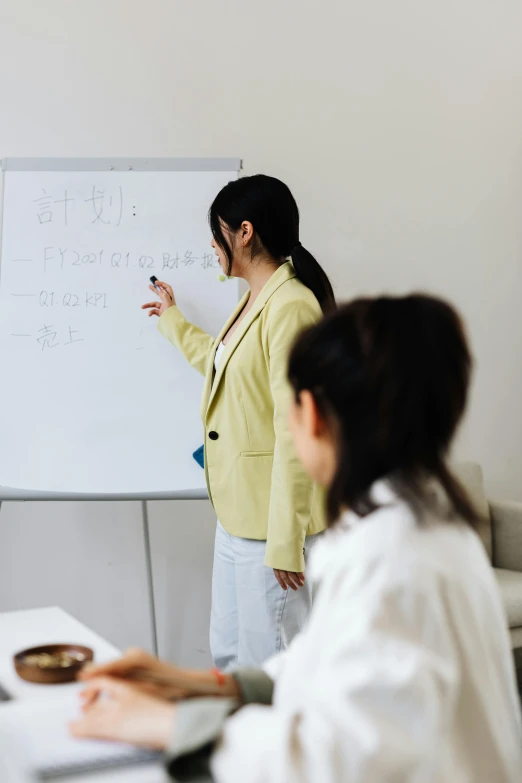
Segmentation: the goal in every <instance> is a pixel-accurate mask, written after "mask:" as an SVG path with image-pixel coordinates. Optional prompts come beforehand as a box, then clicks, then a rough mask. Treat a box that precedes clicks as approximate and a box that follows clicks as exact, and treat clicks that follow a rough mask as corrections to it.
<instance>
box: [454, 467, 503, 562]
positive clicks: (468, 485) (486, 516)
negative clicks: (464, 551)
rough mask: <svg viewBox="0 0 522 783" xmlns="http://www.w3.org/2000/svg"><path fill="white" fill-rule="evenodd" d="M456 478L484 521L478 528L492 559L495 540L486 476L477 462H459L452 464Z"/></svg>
mask: <svg viewBox="0 0 522 783" xmlns="http://www.w3.org/2000/svg"><path fill="white" fill-rule="evenodd" d="M451 468H452V470H453V473H454V474H455V476H456V478H458V480H459V481H460V483H461V484H462V486H463V487H464V489H465V490H466V491H467V492H468V494H469V496H470V498H471V500H472V501H473V504H474V506H475V508H476V509H477V512H478V513H479V514H480V517H481V519H482V522H481V523H480V524H479V526H478V528H477V533H478V534H479V536H480V538H481V540H482V543H483V544H484V547H485V549H486V552H487V553H488V557H489V559H490V560H491V558H492V553H493V540H492V533H491V515H490V511H489V503H488V499H487V497H486V491H485V489H484V477H483V474H482V468H481V467H480V465H478V464H477V463H476V462H457V463H453V465H452V466H451Z"/></svg>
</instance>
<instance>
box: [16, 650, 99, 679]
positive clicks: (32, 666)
mask: <svg viewBox="0 0 522 783" xmlns="http://www.w3.org/2000/svg"><path fill="white" fill-rule="evenodd" d="M60 653H62V654H63V653H67V654H68V655H70V656H71V657H73V658H77V659H78V660H76V661H74V662H73V663H71V664H70V665H68V666H59V665H56V666H45V667H44V666H42V665H41V664H38V663H37V662H34V661H28V660H27V658H28V657H29V656H41V655H51V656H56V655H58V654H60ZM93 658H94V653H93V651H92V650H91V649H90V647H82V646H81V645H80V644H44V645H42V646H41V647H30V648H29V649H27V650H22V651H21V652H19V653H16V655H15V656H14V658H13V662H14V667H15V670H16V673H17V674H18V676H19V677H21V678H22V680H26V681H27V682H36V683H38V684H39V685H55V684H56V683H63V682H74V680H76V678H77V677H78V674H79V673H80V671H81V670H82V669H83V667H84V666H85V664H86V663H90V662H91V661H92V660H93Z"/></svg>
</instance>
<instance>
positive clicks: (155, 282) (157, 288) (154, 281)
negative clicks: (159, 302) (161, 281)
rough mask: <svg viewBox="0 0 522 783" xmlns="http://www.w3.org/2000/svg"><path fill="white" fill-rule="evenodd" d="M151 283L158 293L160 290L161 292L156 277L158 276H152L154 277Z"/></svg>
mask: <svg viewBox="0 0 522 783" xmlns="http://www.w3.org/2000/svg"><path fill="white" fill-rule="evenodd" d="M150 282H151V283H152V285H153V286H154V288H155V289H156V291H159V290H160V289H159V286H158V285H157V282H158V278H157V277H156V275H152V277H151V278H150Z"/></svg>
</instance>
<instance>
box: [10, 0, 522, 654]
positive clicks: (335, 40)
mask: <svg viewBox="0 0 522 783" xmlns="http://www.w3.org/2000/svg"><path fill="white" fill-rule="evenodd" d="M521 29H522V5H521V4H520V3H519V2H518V1H517V0H497V2H491V0H438V2H432V3H427V2H419V0H394V2H390V0H351V1H350V2H348V0H322V2H317V0H316V1H315V2H312V1H311V0H259V1H258V2H244V0H221V2H212V0H206V2H205V1H204V0H190V2H188V1H187V0H185V2H181V0H148V2H146V3H143V2H141V0H140V2H138V0H89V2H88V3H87V2H80V1H79V0H77V2H70V0H46V2H41V0H16V2H8V1H7V0H3V1H2V2H1V3H0V34H1V37H0V40H1V41H2V46H1V47H0V120H1V121H0V155H2V156H23V155H30V156H53V155H55V156H91V155H92V156H94V155H101V156H104V155H136V156H142V155H151V156H168V155H172V156H182V155H191V156H217V155H224V156H238V155H239V156H241V157H242V158H243V159H244V164H245V173H246V174H249V173H254V172H258V171H264V172H268V173H272V174H275V175H277V176H280V177H281V178H283V179H285V180H286V181H287V182H288V183H289V184H290V185H291V187H292V188H293V190H294V193H295V195H296V197H297V199H298V202H299V204H300V207H301V212H302V239H303V242H304V243H305V244H306V245H307V246H309V248H310V249H311V250H313V251H315V253H316V254H317V256H318V257H319V258H320V260H321V261H322V262H323V263H324V265H325V267H326V268H327V270H328V272H329V273H330V274H331V276H332V278H333V280H334V282H335V284H336V287H337V292H338V294H339V295H340V296H341V297H349V296H353V295H355V294H358V293H360V292H374V291H383V290H386V291H403V290H409V289H412V288H417V289H418V288H423V289H427V290H431V291H436V292H439V293H442V294H444V295H445V296H447V297H449V298H450V299H451V300H453V301H454V302H455V303H456V304H457V305H458V306H459V307H460V308H461V310H462V312H463V313H464V315H465V317H466V320H467V322H468V324H469V329H470V333H471V337H472V341H473V347H474V351H475V355H476V357H477V373H476V382H475V387H474V392H473V402H472V406H471V411H470V415H469V418H468V422H467V426H466V428H465V431H464V432H463V435H462V439H461V444H460V453H461V455H462V456H466V457H470V458H474V459H476V460H478V461H480V462H482V464H483V465H484V468H485V473H486V478H487V482H488V488H489V491H490V493H491V494H494V495H499V496H506V497H507V496H509V497H512V498H518V499H522V481H521V478H522V477H521V465H522V417H521V415H520V408H521V404H520V401H521V400H522V361H521V356H522V328H521V327H522V315H521V309H520V307H519V303H520V297H521V293H522V260H521V259H522V89H521V88H522V47H521V46H520V30H521ZM3 382H6V381H5V379H4V380H3ZM44 512H45V510H44ZM44 512H40V513H41V514H42V518H43V515H44ZM20 513H22V512H20ZM23 513H24V514H28V513H29V512H27V511H25V510H24V511H23ZM48 513H51V512H48ZM155 513H156V512H155ZM194 513H195V514H196V517H197V519H198V520H199V521H200V520H202V519H203V517H200V516H199V514H200V511H199V510H198V511H197V513H196V512H194ZM92 514H93V518H94V514H95V512H94V511H93V512H92ZM157 515H158V516H157V519H156V518H155V519H156V521H155V523H154V524H156V525H158V526H159V527H158V531H157V532H156V534H157V535H158V536H160V537H163V538H162V541H164V543H165V545H167V538H168V535H171V536H172V539H171V540H172V546H173V548H174V547H175V542H176V540H177V539H176V535H177V534H176V532H175V531H176V529H177V528H176V526H175V525H173V529H172V530H171V532H170V533H169V534H168V535H167V533H168V525H169V521H168V520H169V518H170V517H174V516H178V515H174V514H173V512H172V511H169V510H167V509H166V508H165V507H164V508H163V509H160V510H158V511H157ZM207 516H208V517H210V514H207ZM198 523H199V522H198ZM208 527H209V529H208V530H207V528H206V527H205V530H206V531H207V533H206V536H207V539H206V544H205V546H206V547H207V549H206V550H205V551H206V554H202V553H201V551H200V549H199V548H198V546H197V545H195V544H194V542H193V541H192V540H191V539H190V540H188V539H185V538H184V539H183V540H181V539H179V540H178V543H179V545H180V546H181V547H186V555H187V557H188V558H189V559H191V560H192V561H193V563H194V569H195V571H196V572H197V573H198V574H205V575H206V576H205V578H207V580H208V573H207V565H208V563H207V559H208V558H207V555H208V548H209V547H210V546H211V523H210V521H209V522H208ZM160 530H161V532H159V531H160ZM3 535H4V536H5V535H6V533H5V532H4V534H3ZM10 535H11V534H10ZM12 535H14V533H12ZM165 536H167V538H165ZM1 549H2V552H7V551H9V549H10V539H9V538H8V539H7V540H6V541H5V543H4V544H2V546H1ZM177 551H178V555H177V556H178V557H179V549H178V550H177ZM1 557H3V555H2V554H0V566H1ZM207 586H208V581H207ZM205 611H206V609H205ZM202 616H203V613H202ZM191 644H192V643H191ZM197 644H199V642H197V641H196V639H195V637H194V639H193V644H192V647H193V648H194V649H196V646H197ZM189 646H190V645H189Z"/></svg>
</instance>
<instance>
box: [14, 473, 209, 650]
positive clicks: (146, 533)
mask: <svg viewBox="0 0 522 783" xmlns="http://www.w3.org/2000/svg"><path fill="white" fill-rule="evenodd" d="M95 500H98V501H100V500H103V501H118V500H132V501H139V502H140V503H141V517H142V530H143V547H144V553H145V571H146V577H147V595H148V599H149V617H150V633H151V640H152V650H153V652H154V655H158V625H157V621H156V605H155V599H154V576H153V573H152V548H151V540H150V526H149V511H148V508H147V502H148V501H149V500H208V494H207V492H206V490H204V489H201V490H197V489H196V490H192V491H179V492H154V493H148V494H147V495H146V496H144V495H143V494H139V493H132V494H127V495H111V494H107V493H105V494H100V495H94V494H91V495H82V494H79V493H76V492H58V493H55V492H40V491H37V490H24V489H11V488H10V487H0V511H1V509H2V503H5V502H14V503H25V502H36V501H95Z"/></svg>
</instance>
